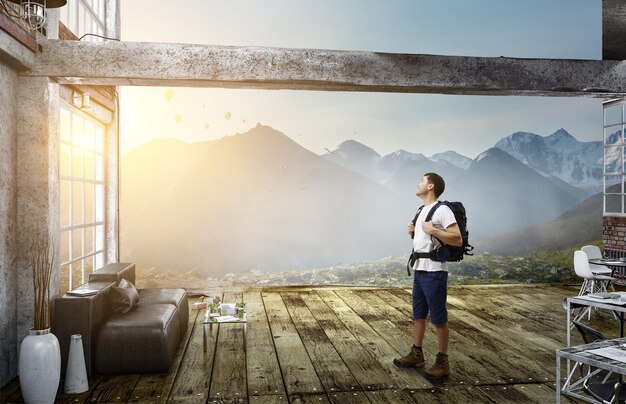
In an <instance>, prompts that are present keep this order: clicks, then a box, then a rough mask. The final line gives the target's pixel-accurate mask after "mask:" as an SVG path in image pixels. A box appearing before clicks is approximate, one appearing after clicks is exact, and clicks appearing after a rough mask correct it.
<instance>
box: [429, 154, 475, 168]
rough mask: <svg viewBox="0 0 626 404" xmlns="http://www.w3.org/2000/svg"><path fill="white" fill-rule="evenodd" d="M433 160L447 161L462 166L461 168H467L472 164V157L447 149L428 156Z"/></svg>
mask: <svg viewBox="0 0 626 404" xmlns="http://www.w3.org/2000/svg"><path fill="white" fill-rule="evenodd" d="M430 159H431V160H433V161H447V162H448V163H450V164H452V165H454V166H457V167H459V168H462V169H463V170H467V169H468V168H469V166H470V164H472V159H471V158H468V157H465V156H463V155H462V154H459V153H457V152H455V151H452V150H448V151H447V152H443V153H437V154H433V155H432V156H431V157H430Z"/></svg>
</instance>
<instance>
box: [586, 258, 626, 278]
mask: <svg viewBox="0 0 626 404" xmlns="http://www.w3.org/2000/svg"><path fill="white" fill-rule="evenodd" d="M589 263H590V264H592V265H602V266H606V267H612V268H611V276H613V272H615V269H617V268H626V261H620V260H618V259H617V258H612V259H610V258H607V259H605V258H594V259H590V260H589ZM591 272H593V269H592V270H591Z"/></svg>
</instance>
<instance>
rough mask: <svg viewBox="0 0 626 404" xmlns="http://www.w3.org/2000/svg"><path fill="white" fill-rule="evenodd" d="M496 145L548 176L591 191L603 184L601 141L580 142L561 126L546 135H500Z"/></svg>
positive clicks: (516, 133)
mask: <svg viewBox="0 0 626 404" xmlns="http://www.w3.org/2000/svg"><path fill="white" fill-rule="evenodd" d="M612 136H615V134H614V135H612ZM496 147H497V148H499V149H501V150H504V151H506V152H507V153H509V154H511V155H512V156H514V157H515V158H517V159H518V160H520V161H521V162H523V163H524V164H526V165H527V166H529V167H531V168H533V169H535V170H536V171H538V172H539V173H541V174H543V175H545V176H554V177H557V178H559V179H561V180H563V181H565V182H567V183H568V184H571V185H575V186H577V187H580V188H583V189H586V190H588V191H591V192H597V191H599V190H600V189H601V187H602V153H603V152H602V150H603V146H602V142H601V141H595V142H579V141H578V140H576V139H575V138H574V137H573V136H572V135H570V134H569V133H568V132H567V131H566V130H565V129H563V128H561V129H559V130H557V131H556V132H554V133H553V134H551V135H549V136H546V137H543V136H539V135H536V134H534V133H528V132H515V133H513V134H512V135H509V136H507V137H505V138H503V139H501V140H500V141H499V142H498V143H496Z"/></svg>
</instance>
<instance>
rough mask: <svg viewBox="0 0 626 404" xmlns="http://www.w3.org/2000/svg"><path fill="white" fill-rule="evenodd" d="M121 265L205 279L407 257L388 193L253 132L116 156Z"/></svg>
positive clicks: (402, 224)
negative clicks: (119, 162) (194, 271)
mask: <svg viewBox="0 0 626 404" xmlns="http://www.w3.org/2000/svg"><path fill="white" fill-rule="evenodd" d="M122 179H123V180H122V190H121V195H122V197H121V207H120V211H121V243H122V251H121V253H122V259H123V260H130V261H132V262H135V263H137V265H138V266H142V267H157V268H166V269H176V270H180V271H189V270H192V269H197V270H198V271H199V272H201V273H203V274H205V275H211V276H214V275H219V274H224V273H226V272H235V273H236V272H241V271H245V270H249V269H251V268H255V269H261V270H268V271H278V270H291V269H302V268H310V267H320V266H327V265H332V264H336V263H341V262H355V261H359V260H367V259H378V258H382V257H385V256H390V255H399V254H404V253H405V252H406V250H407V249H408V248H410V243H409V241H408V237H407V236H406V234H405V229H406V222H407V219H406V217H407V216H409V215H410V214H411V212H407V213H406V214H398V212H402V207H401V204H400V202H399V200H398V198H397V197H396V196H395V195H394V194H393V193H391V192H390V191H389V190H388V189H387V188H385V187H383V186H382V185H379V184H377V183H375V182H373V181H371V180H369V179H367V178H365V177H363V176H361V175H359V174H357V173H355V172H353V171H350V170H347V169H345V168H343V167H340V166H338V165H336V164H334V163H331V162H329V161H327V160H325V159H323V158H321V157H319V156H317V155H316V154H314V153H311V152H310V151H308V150H306V149H304V148H302V147H301V146H299V145H298V144H297V143H295V142H294V141H292V140H291V139H289V138H288V137H287V136H285V135H284V134H283V133H281V132H278V131H276V130H274V129H272V128H270V127H268V126H263V125H257V126H256V127H255V128H253V129H252V130H250V131H249V132H246V133H243V134H238V135H234V136H229V137H225V138H222V139H220V140H216V141H213V142H210V143H202V144H193V145H188V144H184V143H181V142H176V141H155V142H151V143H149V144H146V145H144V146H141V147H139V148H137V149H136V150H134V151H133V152H131V153H129V154H128V155H126V156H123V158H122Z"/></svg>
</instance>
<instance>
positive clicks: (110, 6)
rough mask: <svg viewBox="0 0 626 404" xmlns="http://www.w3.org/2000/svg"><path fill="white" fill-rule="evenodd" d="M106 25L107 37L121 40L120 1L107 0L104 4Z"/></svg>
mask: <svg viewBox="0 0 626 404" xmlns="http://www.w3.org/2000/svg"><path fill="white" fill-rule="evenodd" d="M104 15H105V18H104V23H105V24H106V33H105V36H107V37H109V38H116V39H121V36H120V34H121V32H120V26H121V19H120V5H119V1H118V0H105V2H104Z"/></svg>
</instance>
